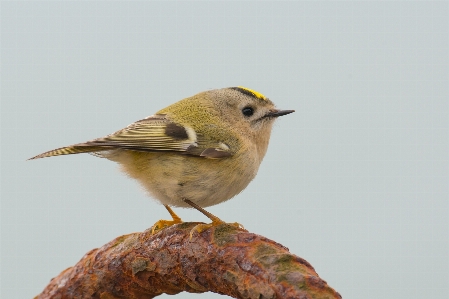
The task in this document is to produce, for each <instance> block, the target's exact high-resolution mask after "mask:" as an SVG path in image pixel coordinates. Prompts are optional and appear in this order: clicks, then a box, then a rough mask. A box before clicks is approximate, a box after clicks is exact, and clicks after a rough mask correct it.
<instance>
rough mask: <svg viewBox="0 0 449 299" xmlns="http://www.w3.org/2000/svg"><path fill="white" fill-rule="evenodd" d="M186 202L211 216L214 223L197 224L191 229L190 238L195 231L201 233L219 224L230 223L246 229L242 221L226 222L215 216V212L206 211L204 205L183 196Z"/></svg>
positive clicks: (208, 216)
mask: <svg viewBox="0 0 449 299" xmlns="http://www.w3.org/2000/svg"><path fill="white" fill-rule="evenodd" d="M183 200H184V202H185V203H187V204H189V205H190V206H192V207H193V208H195V209H197V210H198V211H200V212H201V213H203V214H204V215H205V216H206V217H207V218H209V219H210V220H212V223H209V224H204V223H201V224H198V225H196V226H195V227H194V228H193V229H192V230H191V231H190V238H192V235H193V233H194V232H195V231H196V232H198V233H201V232H203V231H205V230H206V229H208V228H210V227H213V226H218V225H220V224H228V225H232V226H234V227H236V228H239V229H244V227H243V225H241V224H240V223H237V222H234V223H227V222H224V221H223V220H221V219H220V218H218V217H217V216H215V215H214V214H211V213H209V212H208V211H206V210H205V209H203V208H202V207H200V206H199V205H197V204H196V203H194V202H192V201H190V200H188V199H185V198H183Z"/></svg>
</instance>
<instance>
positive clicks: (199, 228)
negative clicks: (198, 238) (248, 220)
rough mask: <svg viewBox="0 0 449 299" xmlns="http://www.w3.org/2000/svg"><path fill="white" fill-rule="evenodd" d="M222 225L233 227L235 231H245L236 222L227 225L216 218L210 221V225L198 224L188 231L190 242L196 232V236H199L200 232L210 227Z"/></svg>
mask: <svg viewBox="0 0 449 299" xmlns="http://www.w3.org/2000/svg"><path fill="white" fill-rule="evenodd" d="M222 224H226V225H230V226H233V227H235V228H237V229H243V230H244V229H245V228H244V227H243V225H241V224H240V223H238V222H230V223H229V222H224V221H223V220H220V219H219V218H216V219H214V220H212V223H209V224H206V223H200V224H197V225H195V226H194V227H193V228H192V230H191V231H190V240H192V237H193V234H194V233H195V232H197V233H198V234H201V233H202V232H204V231H205V230H207V229H209V228H211V227H214V226H219V225H222Z"/></svg>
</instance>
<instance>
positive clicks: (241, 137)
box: [31, 87, 294, 229]
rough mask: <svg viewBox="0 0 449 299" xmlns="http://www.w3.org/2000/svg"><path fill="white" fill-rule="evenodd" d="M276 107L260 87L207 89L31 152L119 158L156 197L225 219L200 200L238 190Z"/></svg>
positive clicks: (261, 148) (260, 151) (256, 160)
mask: <svg viewBox="0 0 449 299" xmlns="http://www.w3.org/2000/svg"><path fill="white" fill-rule="evenodd" d="M292 112H294V110H278V109H276V108H275V106H274V104H273V102H271V101H270V100H269V99H268V98H266V97H265V96H264V95H262V94H261V93H258V92H256V91H254V90H251V89H249V88H245V87H230V88H223V89H215V90H209V91H204V92H201V93H199V94H196V95H194V96H192V97H189V98H186V99H183V100H181V101H179V102H177V103H174V104H172V105H170V106H168V107H167V108H164V109H162V110H160V111H159V112H157V113H156V114H154V115H151V116H149V117H147V118H145V119H142V120H139V121H136V122H135V123H132V124H130V125H129V126H127V127H126V128H124V129H122V130H119V131H117V132H115V133H113V134H110V135H108V136H106V137H102V138H98V139H94V140H91V141H87V142H84V143H78V144H74V145H71V146H67V147H62V148H58V149H54V150H51V151H48V152H45V153H43V154H40V155H37V156H35V157H33V158H31V159H37V158H44V157H51V156H58V155H68V154H79V153H91V154H93V155H95V156H97V157H102V158H106V159H108V160H111V161H114V162H117V163H118V164H119V165H120V166H121V169H122V170H123V172H125V173H126V174H127V175H128V176H130V177H132V178H134V179H136V180H137V181H138V182H139V183H140V184H142V186H143V187H144V188H145V190H146V191H148V193H149V194H150V195H151V196H152V197H153V198H155V199H157V200H158V201H160V202H161V203H162V204H164V206H165V207H166V208H167V210H168V211H169V212H170V214H171V215H172V217H173V221H164V220H161V221H159V222H158V223H157V224H156V225H155V227H156V229H160V228H162V227H165V226H169V225H171V224H174V223H179V222H181V219H180V218H179V217H178V216H177V215H176V214H175V213H174V212H173V211H172V210H171V209H170V207H194V208H196V209H198V210H200V211H201V212H202V213H204V214H206V216H208V217H209V218H210V219H212V221H213V225H215V224H219V223H222V221H221V220H220V219H219V218H217V217H216V216H214V215H212V214H210V213H208V212H206V211H205V210H204V209H203V207H208V206H213V205H216V204H219V203H221V202H224V201H226V200H228V199H230V198H232V197H234V196H235V195H237V194H238V193H240V192H241V191H242V190H243V189H245V188H246V186H247V185H248V184H249V182H251V180H252V179H253V178H254V177H255V176H256V174H257V171H258V169H259V165H260V163H261V162H262V159H263V157H264V156H265V153H266V151H267V147H268V142H269V139H270V134H271V128H272V126H273V123H274V121H275V119H276V118H277V117H279V116H282V115H286V114H289V113H292Z"/></svg>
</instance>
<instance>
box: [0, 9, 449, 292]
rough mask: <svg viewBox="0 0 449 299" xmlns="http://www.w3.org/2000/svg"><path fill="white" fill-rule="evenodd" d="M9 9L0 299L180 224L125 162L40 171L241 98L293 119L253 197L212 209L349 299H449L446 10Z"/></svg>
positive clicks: (189, 216)
mask: <svg viewBox="0 0 449 299" xmlns="http://www.w3.org/2000/svg"><path fill="white" fill-rule="evenodd" d="M0 5H1V7H0V8H1V14H0V18H1V265H0V268H1V294H0V297H1V298H32V297H33V296H35V295H37V294H38V293H40V292H41V291H42V290H43V288H44V287H45V286H46V284H47V283H48V282H49V281H50V279H51V278H52V277H54V276H56V275H58V274H59V273H60V272H61V271H62V270H64V269H65V268H67V267H69V266H72V265H74V264H75V263H76V262H77V261H78V260H79V259H80V258H81V257H82V256H83V255H84V253H86V252H87V251H89V250H90V249H92V248H96V247H100V246H102V245H103V244H105V243H107V242H108V241H110V240H112V239H113V238H115V237H117V236H120V235H123V234H127V233H131V232H136V231H143V230H145V229H146V228H148V227H150V226H151V225H152V224H153V223H154V222H155V221H157V220H159V219H168V218H169V215H168V213H167V212H166V211H165V209H164V208H163V206H161V205H159V204H157V203H156V202H155V201H154V200H151V199H149V198H148V197H147V196H146V195H145V193H144V192H143V191H142V190H141V189H140V187H139V186H138V184H137V183H136V182H134V181H132V180H130V179H128V178H126V177H125V176H124V175H123V174H121V173H120V172H119V171H118V169H117V168H118V167H117V165H115V164H114V163H112V162H110V161H107V160H103V159H98V158H95V157H93V156H91V155H87V154H84V155H72V156H64V157H55V158H48V159H41V160H36V161H26V159H28V158H30V157H32V156H34V155H37V154H39V153H42V152H44V151H47V150H51V149H54V148H57V147H61V146H66V145H70V144H73V143H78V142H83V141H86V140H90V139H93V138H96V137H101V136H104V135H106V134H109V133H112V132H114V131H116V130H118V129H121V128H122V127H124V126H126V125H128V124H130V123H132V122H133V121H136V120H139V119H142V118H144V117H146V116H148V115H151V114H153V113H154V112H156V111H157V110H159V109H161V108H163V107H165V106H167V105H169V104H171V103H173V102H175V101H177V100H180V99H182V98H184V97H187V96H191V95H193V94H196V93H197V92H200V91H203V90H207V89H214V88H221V87H229V86H237V85H242V86H246V87H249V88H252V89H254V90H257V91H259V92H261V93H263V94H265V95H266V96H268V97H269V98H270V99H272V100H273V101H274V102H275V103H276V104H277V106H278V107H279V108H282V109H296V113H294V114H291V115H288V116H285V117H282V118H281V119H279V120H278V122H277V123H276V125H275V127H274V130H273V134H272V138H271V143H270V147H269V149H268V154H267V156H266V158H265V160H264V162H263V163H262V166H261V168H260V171H259V174H258V176H257V177H256V179H255V180H254V181H253V182H252V183H251V184H250V185H249V187H248V188H247V189H246V190H245V191H244V192H242V193H241V194H240V195H238V196H237V197H235V198H234V199H232V200H230V201H228V202H226V203H223V204H221V205H218V206H215V207H211V208H209V209H208V210H209V211H210V212H212V213H214V214H216V215H217V216H219V217H220V218H222V219H224V220H226V221H229V222H234V221H237V222H240V223H242V224H243V225H244V226H245V227H246V228H247V229H248V230H249V231H251V232H255V233H257V234H260V235H264V236H266V237H268V238H270V239H273V240H276V241H277V242H279V243H281V244H283V245H285V246H287V247H289V249H290V251H291V252H292V253H294V254H296V255H299V256H301V257H302V258H304V259H306V260H307V261H309V262H310V263H311V264H312V265H313V266H314V267H315V269H316V271H317V272H318V274H319V275H320V277H322V278H323V279H324V280H326V281H327V282H328V283H329V285H330V286H332V287H333V288H335V289H336V290H337V291H339V292H340V293H341V294H342V296H343V297H344V298H346V299H349V298H354V299H356V298H364V299H370V298H373V299H374V298H395V299H400V298H407V299H412V298H416V299H418V298H449V2H447V1H444V2H430V1H419V2H415V1H414V2H411V1H410V2H406V1H395V2H388V1H374V2H365V1H359V2H318V1H313V2H312V1H311V2H153V1H145V2H121V1H114V2H103V1H101V2H89V1H82V2H62V1H61V2H57V1H54V2H22V1H21V2H5V1H2V2H1V4H0ZM176 212H177V213H179V215H180V216H181V217H182V218H183V219H184V220H187V221H207V219H206V218H205V217H204V216H203V215H201V214H200V213H199V212H197V211H194V210H187V209H177V210H176ZM177 297H178V298H222V297H221V296H220V295H218V294H211V293H208V294H202V295H196V294H187V293H182V294H179V295H177ZM160 298H172V297H168V296H167V295H163V296H160Z"/></svg>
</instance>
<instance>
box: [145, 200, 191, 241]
mask: <svg viewBox="0 0 449 299" xmlns="http://www.w3.org/2000/svg"><path fill="white" fill-rule="evenodd" d="M164 207H165V208H166V209H167V211H168V212H169V213H170V215H171V217H172V218H173V220H159V221H158V222H156V223H155V224H153V226H152V227H151V234H152V235H154V234H155V233H157V232H159V231H160V230H163V229H164V228H167V227H169V226H172V225H175V224H179V223H183V222H184V221H182V220H181V218H179V216H178V215H176V213H175V212H173V210H172V209H171V208H170V207H169V206H167V205H164Z"/></svg>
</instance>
